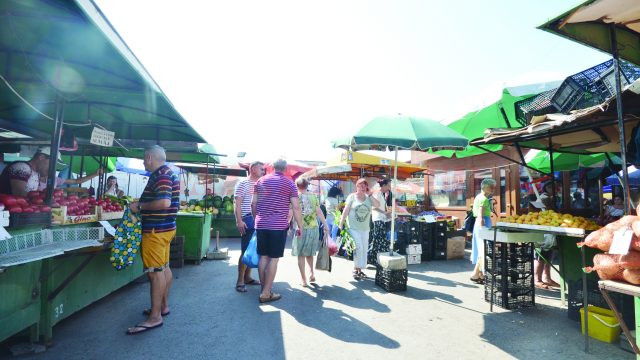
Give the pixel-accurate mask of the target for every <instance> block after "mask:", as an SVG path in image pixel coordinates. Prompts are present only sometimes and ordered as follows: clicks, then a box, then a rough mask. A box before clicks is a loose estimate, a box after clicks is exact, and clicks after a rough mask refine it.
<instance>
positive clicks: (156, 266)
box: [140, 230, 176, 272]
mask: <svg viewBox="0 0 640 360" xmlns="http://www.w3.org/2000/svg"><path fill="white" fill-rule="evenodd" d="M175 236H176V231H175V230H172V231H167V232H159V233H156V232H155V230H152V231H151V232H150V233H149V232H147V233H143V234H142V249H141V251H140V254H142V264H143V265H144V271H145V272H156V271H162V270H164V269H165V268H166V267H168V266H169V251H170V249H171V241H172V240H173V238H174V237H175Z"/></svg>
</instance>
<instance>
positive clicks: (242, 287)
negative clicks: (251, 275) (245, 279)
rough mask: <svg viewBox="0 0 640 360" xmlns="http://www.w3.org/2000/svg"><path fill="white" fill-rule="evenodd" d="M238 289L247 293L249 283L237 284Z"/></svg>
mask: <svg viewBox="0 0 640 360" xmlns="http://www.w3.org/2000/svg"><path fill="white" fill-rule="evenodd" d="M236 291H237V292H240V293H246V292H247V285H244V284H243V285H236Z"/></svg>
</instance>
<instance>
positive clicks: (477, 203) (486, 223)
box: [471, 179, 496, 284]
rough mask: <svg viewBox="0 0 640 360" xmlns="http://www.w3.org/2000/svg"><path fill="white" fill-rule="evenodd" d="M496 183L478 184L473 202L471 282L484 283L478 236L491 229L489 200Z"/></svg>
mask: <svg viewBox="0 0 640 360" xmlns="http://www.w3.org/2000/svg"><path fill="white" fill-rule="evenodd" d="M495 186H496V182H495V180H493V179H484V180H482V183H481V184H480V188H481V191H480V194H478V195H476V198H475V199H474V200H473V216H475V217H476V223H475V225H474V226H473V236H472V238H471V245H472V246H471V262H472V263H473V264H475V265H476V266H475V268H474V269H473V275H471V281H473V282H475V283H478V284H482V283H484V240H483V239H482V236H481V235H480V233H481V229H482V228H483V227H485V228H491V204H490V202H489V198H490V197H491V195H492V194H493V191H494V189H495Z"/></svg>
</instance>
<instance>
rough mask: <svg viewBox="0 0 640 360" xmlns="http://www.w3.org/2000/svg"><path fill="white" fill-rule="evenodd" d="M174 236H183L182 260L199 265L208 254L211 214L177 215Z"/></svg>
mask: <svg viewBox="0 0 640 360" xmlns="http://www.w3.org/2000/svg"><path fill="white" fill-rule="evenodd" d="M176 236H184V259H185V260H194V261H195V262H196V263H197V264H199V263H200V262H201V261H202V259H203V258H204V257H206V256H207V252H209V244H210V242H211V214H207V213H178V216H177V218H176Z"/></svg>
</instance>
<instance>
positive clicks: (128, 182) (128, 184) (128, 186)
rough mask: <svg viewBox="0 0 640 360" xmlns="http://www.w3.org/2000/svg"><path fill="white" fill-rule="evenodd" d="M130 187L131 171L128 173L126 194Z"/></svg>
mask: <svg viewBox="0 0 640 360" xmlns="http://www.w3.org/2000/svg"><path fill="white" fill-rule="evenodd" d="M130 188H131V173H129V181H127V196H129V189H130Z"/></svg>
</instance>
